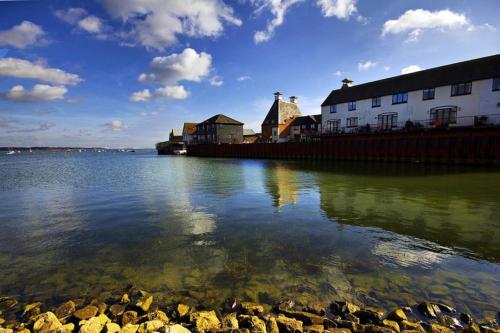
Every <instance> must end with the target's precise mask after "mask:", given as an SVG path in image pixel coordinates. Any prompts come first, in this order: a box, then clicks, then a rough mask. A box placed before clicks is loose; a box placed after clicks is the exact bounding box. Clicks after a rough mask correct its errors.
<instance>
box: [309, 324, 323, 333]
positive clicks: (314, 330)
mask: <svg viewBox="0 0 500 333" xmlns="http://www.w3.org/2000/svg"><path fill="white" fill-rule="evenodd" d="M324 331H325V327H324V326H323V325H310V326H305V327H304V332H309V333H323V332H324Z"/></svg>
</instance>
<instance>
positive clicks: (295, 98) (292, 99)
mask: <svg viewBox="0 0 500 333" xmlns="http://www.w3.org/2000/svg"><path fill="white" fill-rule="evenodd" d="M298 99H299V98H298V97H297V96H290V103H294V104H297V100H298Z"/></svg>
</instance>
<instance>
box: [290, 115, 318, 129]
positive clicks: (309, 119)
mask: <svg viewBox="0 0 500 333" xmlns="http://www.w3.org/2000/svg"><path fill="white" fill-rule="evenodd" d="M303 124H307V125H308V124H321V115H320V114H312V115H308V116H302V117H297V118H295V119H294V120H293V123H292V126H300V125H303Z"/></svg>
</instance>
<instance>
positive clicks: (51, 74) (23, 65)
mask: <svg viewBox="0 0 500 333" xmlns="http://www.w3.org/2000/svg"><path fill="white" fill-rule="evenodd" d="M0 76H10V77H17V78H22V79H37V80H41V81H45V82H50V83H53V84H62V85H65V84H71V85H75V84H78V83H79V82H81V81H82V79H81V78H80V77H79V76H78V75H76V74H71V73H67V72H65V71H63V70H61V69H58V68H48V67H46V66H44V65H43V64H37V63H32V62H30V61H28V60H23V59H18V58H0Z"/></svg>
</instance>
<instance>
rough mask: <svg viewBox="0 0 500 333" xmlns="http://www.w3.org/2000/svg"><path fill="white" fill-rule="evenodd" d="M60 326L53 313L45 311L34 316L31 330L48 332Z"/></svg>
mask: <svg viewBox="0 0 500 333" xmlns="http://www.w3.org/2000/svg"><path fill="white" fill-rule="evenodd" d="M61 326H62V324H61V322H60V321H59V320H58V319H57V317H56V315H55V314H54V313H52V312H45V313H42V314H41V315H38V316H37V318H35V323H34V324H33V331H34V332H36V333H48V332H51V331H55V330H56V329H58V328H59V327H61Z"/></svg>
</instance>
